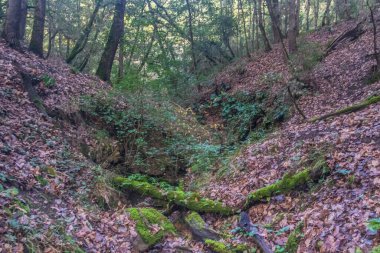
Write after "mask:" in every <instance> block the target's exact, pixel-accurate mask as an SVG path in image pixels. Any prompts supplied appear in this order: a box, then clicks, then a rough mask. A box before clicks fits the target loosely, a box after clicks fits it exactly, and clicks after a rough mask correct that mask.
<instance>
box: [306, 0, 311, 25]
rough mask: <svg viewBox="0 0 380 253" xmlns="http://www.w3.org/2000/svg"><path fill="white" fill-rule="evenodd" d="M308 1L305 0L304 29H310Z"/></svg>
mask: <svg viewBox="0 0 380 253" xmlns="http://www.w3.org/2000/svg"><path fill="white" fill-rule="evenodd" d="M310 1H311V0H306V7H305V8H306V11H305V12H306V31H310Z"/></svg>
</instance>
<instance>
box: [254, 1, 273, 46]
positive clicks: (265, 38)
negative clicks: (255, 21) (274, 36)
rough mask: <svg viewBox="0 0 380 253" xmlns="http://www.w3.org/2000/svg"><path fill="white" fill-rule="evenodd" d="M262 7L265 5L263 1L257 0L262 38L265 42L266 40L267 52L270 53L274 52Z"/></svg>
mask: <svg viewBox="0 0 380 253" xmlns="http://www.w3.org/2000/svg"><path fill="white" fill-rule="evenodd" d="M255 1H256V0H255ZM262 5H263V2H262V0H257V14H258V15H259V28H260V32H261V36H262V37H263V40H264V45H265V51H266V52H269V51H271V50H272V47H271V45H270V43H269V40H268V36H267V33H266V31H265V27H264V21H263V12H262Z"/></svg>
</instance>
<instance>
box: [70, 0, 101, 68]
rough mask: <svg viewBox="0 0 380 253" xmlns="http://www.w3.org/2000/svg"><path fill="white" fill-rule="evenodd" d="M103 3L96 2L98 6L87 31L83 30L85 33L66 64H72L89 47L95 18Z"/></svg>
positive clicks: (86, 28)
mask: <svg viewBox="0 0 380 253" xmlns="http://www.w3.org/2000/svg"><path fill="white" fill-rule="evenodd" d="M101 3H102V0H97V1H96V5H95V9H94V11H93V12H92V15H91V17H90V20H89V21H88V23H87V25H86V27H85V29H84V30H83V33H82V34H81V36H80V37H79V39H78V40H77V42H76V43H75V46H74V48H73V50H72V51H71V53H70V55H69V57H67V59H66V62H67V63H69V64H70V63H71V62H72V61H73V60H74V59H75V57H76V56H77V55H78V54H79V53H80V52H82V51H83V49H84V48H85V46H86V45H87V42H88V37H89V36H90V33H91V30H92V27H93V25H94V21H95V18H96V15H97V14H98V12H99V9H100V5H101Z"/></svg>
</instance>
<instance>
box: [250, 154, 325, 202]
mask: <svg viewBox="0 0 380 253" xmlns="http://www.w3.org/2000/svg"><path fill="white" fill-rule="evenodd" d="M326 168H328V167H327V164H326V161H325V160H324V159H320V160H317V161H316V162H315V164H314V166H313V167H311V168H306V169H304V170H302V171H300V172H298V173H296V174H293V175H291V174H286V175H285V176H284V177H283V178H282V179H281V180H279V181H277V182H276V183H274V184H271V185H268V186H265V187H263V188H261V189H258V190H256V191H255V192H253V193H251V194H249V195H248V197H247V201H246V203H245V208H249V207H250V206H251V205H252V204H254V203H256V202H259V201H262V200H265V199H267V198H270V197H272V196H274V195H278V194H284V193H288V192H291V191H292V190H294V189H296V188H298V187H301V186H305V185H307V184H308V183H309V182H312V181H314V180H316V179H319V178H320V177H322V176H323V175H324V174H326V170H325V169H326Z"/></svg>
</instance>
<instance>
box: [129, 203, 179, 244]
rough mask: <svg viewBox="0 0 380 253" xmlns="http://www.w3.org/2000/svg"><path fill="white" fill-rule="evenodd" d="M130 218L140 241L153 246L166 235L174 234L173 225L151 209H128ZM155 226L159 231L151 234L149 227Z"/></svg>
mask: <svg viewBox="0 0 380 253" xmlns="http://www.w3.org/2000/svg"><path fill="white" fill-rule="evenodd" d="M128 212H129V214H130V216H131V218H132V219H133V220H134V221H135V222H136V230H137V232H138V234H139V235H140V236H141V238H142V240H143V241H144V242H145V243H146V244H148V245H149V246H153V245H155V244H156V243H158V242H159V241H161V240H162V238H163V237H164V236H165V235H167V234H171V233H172V234H175V233H176V229H175V228H174V225H173V224H172V223H171V222H170V221H169V219H168V218H166V217H165V216H164V215H163V214H161V213H160V212H159V211H157V210H156V209H153V208H129V209H128ZM153 225H157V226H159V228H160V230H159V231H156V232H153V231H152V229H151V226H153Z"/></svg>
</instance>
